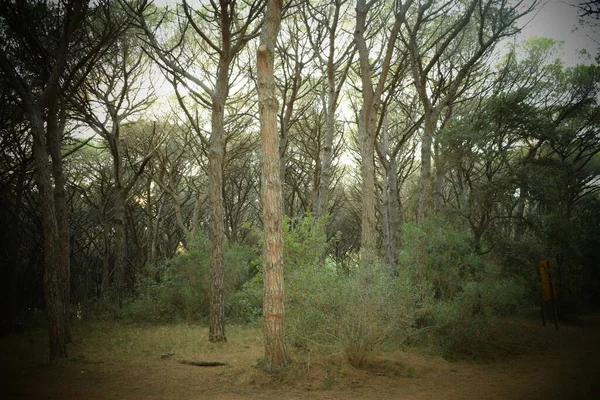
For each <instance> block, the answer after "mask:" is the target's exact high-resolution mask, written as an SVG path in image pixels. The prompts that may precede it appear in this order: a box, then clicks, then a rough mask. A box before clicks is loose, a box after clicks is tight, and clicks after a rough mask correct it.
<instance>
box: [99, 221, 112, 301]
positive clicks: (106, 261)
mask: <svg viewBox="0 0 600 400" xmlns="http://www.w3.org/2000/svg"><path fill="white" fill-rule="evenodd" d="M105 229H106V228H105ZM107 235H108V233H107V232H106V231H105V232H104V248H103V254H102V289H101V290H102V292H101V293H102V296H107V295H108V288H109V287H110V250H109V249H110V246H109V245H108V236H107Z"/></svg>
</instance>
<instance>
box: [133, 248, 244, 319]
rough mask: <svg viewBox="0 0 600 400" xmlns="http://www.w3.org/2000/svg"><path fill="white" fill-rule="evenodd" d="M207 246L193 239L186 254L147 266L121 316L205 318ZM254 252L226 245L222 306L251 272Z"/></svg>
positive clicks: (137, 317)
mask: <svg viewBox="0 0 600 400" xmlns="http://www.w3.org/2000/svg"><path fill="white" fill-rule="evenodd" d="M209 254H210V249H209V244H208V241H207V240H205V239H204V238H202V237H199V238H196V239H195V240H194V241H193V242H192V243H191V244H190V249H189V251H188V252H185V253H181V254H178V255H177V256H175V257H173V258H172V259H170V260H167V261H165V262H163V263H161V264H158V265H157V266H155V267H149V268H148V269H147V270H146V274H145V276H144V277H143V278H140V279H138V281H137V282H136V293H135V296H134V297H133V298H132V299H131V300H130V301H129V302H127V304H126V305H125V306H124V308H123V316H124V317H126V318H128V319H130V320H132V321H136V322H144V323H173V322H196V321H200V320H202V319H204V318H206V317H207V316H208V312H209V300H210V299H209V295H210V261H209ZM255 259H256V253H255V251H254V250H253V249H251V248H249V247H244V246H239V245H226V246H225V249H224V262H225V298H226V303H228V302H229V299H230V297H231V296H233V295H234V294H235V293H236V292H237V291H238V290H239V289H240V288H241V287H242V286H243V285H244V283H246V282H247V281H248V279H249V278H250V277H251V276H252V274H253V273H256V271H255V266H254V260H255Z"/></svg>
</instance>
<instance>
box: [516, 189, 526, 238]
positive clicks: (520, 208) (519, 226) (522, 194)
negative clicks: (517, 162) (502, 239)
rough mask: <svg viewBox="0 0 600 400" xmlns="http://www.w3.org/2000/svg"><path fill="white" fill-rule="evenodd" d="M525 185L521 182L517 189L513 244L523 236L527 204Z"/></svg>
mask: <svg viewBox="0 0 600 400" xmlns="http://www.w3.org/2000/svg"><path fill="white" fill-rule="evenodd" d="M527 190H528V187H527V183H526V182H523V183H522V184H521V186H520V187H519V199H518V201H517V209H516V215H515V221H516V224H515V242H518V241H520V240H521V238H522V237H523V234H525V204H526V202H527Z"/></svg>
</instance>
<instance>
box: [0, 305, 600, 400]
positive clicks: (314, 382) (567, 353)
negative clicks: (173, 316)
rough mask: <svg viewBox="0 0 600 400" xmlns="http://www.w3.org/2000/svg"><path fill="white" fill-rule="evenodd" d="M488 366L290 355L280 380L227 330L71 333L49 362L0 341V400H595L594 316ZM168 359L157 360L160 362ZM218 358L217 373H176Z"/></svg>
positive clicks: (512, 341)
mask: <svg viewBox="0 0 600 400" xmlns="http://www.w3.org/2000/svg"><path fill="white" fill-rule="evenodd" d="M513 324H514V327H515V329H511V330H510V331H511V332H512V334H509V335H504V336H503V337H502V338H499V339H498V340H497V341H496V342H495V344H494V346H495V352H496V353H497V356H496V357H495V358H494V359H493V360H491V361H489V360H488V361H486V362H482V361H479V362H476V361H472V360H471V361H464V360H463V361H454V362H450V361H447V360H444V359H443V358H441V357H439V356H434V355H424V353H423V351H422V349H421V350H420V351H417V350H416V349H411V348H407V349H403V350H402V351H400V350H397V351H392V350H389V349H388V350H387V351H385V352H382V353H380V354H376V355H375V356H374V357H373V359H372V361H371V362H370V363H368V365H366V366H365V367H364V368H362V369H357V368H353V367H351V366H350V365H349V364H348V363H347V362H345V361H344V359H343V357H342V356H341V355H329V356H320V357H318V356H310V355H303V356H300V355H295V363H294V364H293V366H292V367H291V368H290V369H289V370H287V371H284V372H283V373H280V374H278V375H268V374H265V373H264V372H263V371H262V370H260V369H259V368H257V367H256V363H257V360H259V359H260V357H261V356H262V351H263V350H262V339H261V335H260V331H259V329H258V328H248V327H230V328H229V330H228V339H229V341H228V342H227V343H225V344H211V343H208V342H207V340H206V337H207V330H206V328H201V327H196V326H187V325H176V326H162V327H156V326H145V327H144V326H139V325H131V324H125V323H118V322H102V323H93V324H92V323H86V324H76V325H74V327H73V334H74V335H73V336H74V338H75V339H74V342H73V343H72V344H71V345H70V357H69V359H68V360H67V361H63V362H61V363H59V364H57V365H53V366H50V365H48V363H47V357H48V350H47V345H46V336H45V334H44V332H43V331H42V330H38V331H32V332H27V333H24V334H21V335H13V336H8V337H3V338H0V362H1V367H0V368H1V369H0V375H1V376H0V382H1V385H0V398H2V399H6V398H9V399H13V398H14V399H20V398H29V399H222V400H224V399H344V400H351V399H527V400H535V399H540V400H541V399H545V400H548V399H598V398H600V315H594V316H587V317H581V318H580V319H579V321H578V323H577V324H570V325H563V326H561V329H560V331H558V332H557V331H555V330H554V328H553V326H552V325H549V326H548V327H546V328H543V327H541V324H540V322H539V321H517V322H514V321H513ZM168 352H170V353H175V354H174V355H173V356H172V357H170V358H167V359H162V358H161V355H162V354H163V353H168ZM182 359H208V360H220V361H225V362H227V363H229V365H227V366H221V367H197V366H191V365H182V364H180V362H179V361H180V360H182Z"/></svg>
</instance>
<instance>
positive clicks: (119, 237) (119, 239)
mask: <svg viewBox="0 0 600 400" xmlns="http://www.w3.org/2000/svg"><path fill="white" fill-rule="evenodd" d="M113 195H114V197H113V229H114V240H115V243H114V246H115V268H114V271H115V289H116V292H117V301H118V303H119V307H122V306H123V299H124V296H125V201H124V199H123V188H122V186H121V184H120V182H117V183H116V184H115V187H114V193H113Z"/></svg>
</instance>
